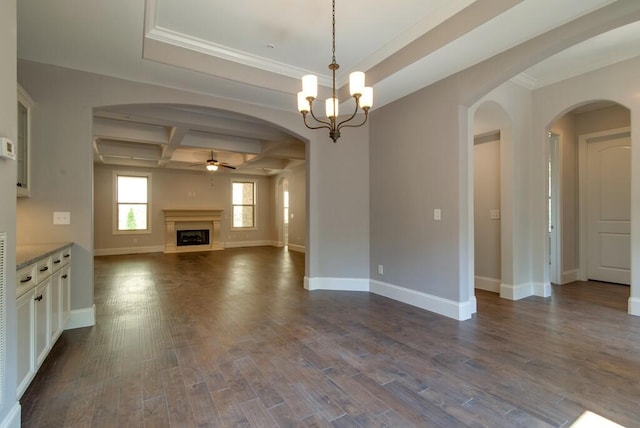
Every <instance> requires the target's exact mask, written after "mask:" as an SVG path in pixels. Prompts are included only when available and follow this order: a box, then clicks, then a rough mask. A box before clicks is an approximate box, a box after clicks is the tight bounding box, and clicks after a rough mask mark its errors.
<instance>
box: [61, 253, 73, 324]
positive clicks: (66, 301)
mask: <svg viewBox="0 0 640 428" xmlns="http://www.w3.org/2000/svg"><path fill="white" fill-rule="evenodd" d="M60 292H61V293H62V295H61V304H62V323H61V326H60V327H61V328H62V329H63V330H64V328H65V327H66V326H67V324H68V323H69V318H71V265H70V264H68V265H66V266H64V267H63V268H62V275H60Z"/></svg>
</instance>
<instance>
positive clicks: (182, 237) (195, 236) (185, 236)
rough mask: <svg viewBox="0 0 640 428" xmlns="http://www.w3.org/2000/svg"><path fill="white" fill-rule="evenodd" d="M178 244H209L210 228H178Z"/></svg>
mask: <svg viewBox="0 0 640 428" xmlns="http://www.w3.org/2000/svg"><path fill="white" fill-rule="evenodd" d="M176 233H177V235H176V244H177V246H178V247H183V246H186V245H209V230H208V229H198V230H178V231H176Z"/></svg>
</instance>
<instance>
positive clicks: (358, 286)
mask: <svg viewBox="0 0 640 428" xmlns="http://www.w3.org/2000/svg"><path fill="white" fill-rule="evenodd" d="M304 288H305V289H307V290H309V291H313V290H333V291H369V280H368V279H363V278H309V277H307V276H305V277H304Z"/></svg>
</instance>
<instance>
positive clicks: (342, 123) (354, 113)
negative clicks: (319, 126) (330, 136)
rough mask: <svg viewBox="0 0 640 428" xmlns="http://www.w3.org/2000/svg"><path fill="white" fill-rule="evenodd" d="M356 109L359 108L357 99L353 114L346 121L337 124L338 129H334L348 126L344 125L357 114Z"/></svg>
mask: <svg viewBox="0 0 640 428" xmlns="http://www.w3.org/2000/svg"><path fill="white" fill-rule="evenodd" d="M358 107H360V104H359V102H358V98H356V108H355V110H353V114H352V115H351V116H349V117H348V118H347V119H345V120H343V121H342V122H340V123H338V127H337V128H336V129H338V130H340V128H342V127H343V126H349V125H345V123H347V122H349V121H351V120H352V119H353V118H354V117H356V114H358Z"/></svg>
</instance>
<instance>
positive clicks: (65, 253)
mask: <svg viewBox="0 0 640 428" xmlns="http://www.w3.org/2000/svg"><path fill="white" fill-rule="evenodd" d="M60 253H61V254H62V255H61V257H62V266H64V265H68V264H69V263H70V262H71V247H67V248H65V249H64V250H62V251H61V252H60Z"/></svg>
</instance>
